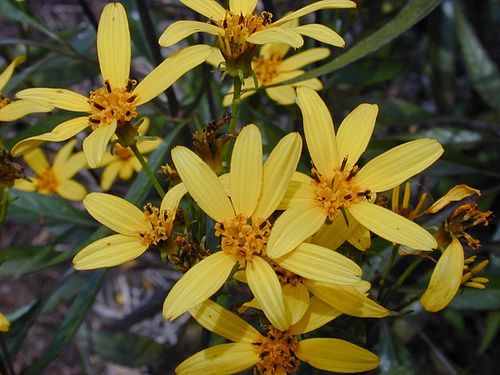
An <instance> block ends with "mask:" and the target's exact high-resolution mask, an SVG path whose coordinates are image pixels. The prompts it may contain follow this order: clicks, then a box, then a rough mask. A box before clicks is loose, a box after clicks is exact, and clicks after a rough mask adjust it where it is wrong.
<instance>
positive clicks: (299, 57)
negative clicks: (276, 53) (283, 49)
mask: <svg viewBox="0 0 500 375" xmlns="http://www.w3.org/2000/svg"><path fill="white" fill-rule="evenodd" d="M328 56H330V50H329V49H328V48H311V49H309V50H307V51H304V52H300V53H297V54H296V55H293V56H291V57H289V58H287V59H285V60H283V62H282V63H281V65H280V69H281V70H283V71H291V70H295V69H299V68H302V67H303V66H306V65H309V64H312V63H313V62H316V61H319V60H322V59H324V58H327V57H328Z"/></svg>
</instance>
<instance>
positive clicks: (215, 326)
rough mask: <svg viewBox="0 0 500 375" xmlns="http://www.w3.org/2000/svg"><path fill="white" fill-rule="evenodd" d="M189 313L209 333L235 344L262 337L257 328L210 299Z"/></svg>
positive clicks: (250, 341)
mask: <svg viewBox="0 0 500 375" xmlns="http://www.w3.org/2000/svg"><path fill="white" fill-rule="evenodd" d="M189 313H190V314H191V315H192V316H193V318H195V319H196V321H197V322H198V323H200V325H202V326H203V327H205V328H206V329H208V330H209V331H211V332H214V333H216V334H218V335H219V336H222V337H225V338H226V339H228V340H231V341H234V342H246V343H252V342H254V341H255V339H256V338H257V337H259V336H260V334H259V332H258V331H257V330H256V329H255V328H253V327H252V326H251V325H250V324H248V323H247V322H245V321H244V320H243V319H241V318H240V317H239V316H238V315H236V314H233V313H232V312H229V311H228V310H226V309H225V308H223V307H222V306H220V305H218V304H217V303H215V302H213V301H211V300H209V299H207V300H206V301H205V302H202V303H200V304H199V305H197V306H195V307H193V308H192V309H190V310H189Z"/></svg>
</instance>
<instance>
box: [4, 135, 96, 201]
mask: <svg viewBox="0 0 500 375" xmlns="http://www.w3.org/2000/svg"><path fill="white" fill-rule="evenodd" d="M75 144H76V140H73V141H71V142H68V143H67V144H65V145H64V146H63V147H61V149H60V150H59V151H58V152H57V154H56V156H55V158H54V161H53V163H52V165H49V163H48V161H47V158H46V157H45V154H44V153H43V151H42V150H41V149H40V148H35V149H34V150H31V151H30V152H28V153H27V154H26V155H24V160H25V161H26V164H28V166H29V167H30V168H31V170H32V171H33V172H35V174H36V176H33V177H29V181H28V180H21V179H20V180H16V181H15V182H14V188H15V189H19V190H24V191H36V192H37V193H40V194H57V195H59V196H61V197H63V198H66V199H69V200H73V201H81V200H82V199H83V198H84V197H85V195H86V194H87V189H86V188H85V186H83V185H82V184H80V183H79V182H77V181H75V180H73V177H74V176H75V174H77V173H78V171H79V170H80V169H82V168H85V166H86V165H87V161H86V160H85V156H84V155H83V152H77V153H75V154H72V153H71V152H72V151H73V147H74V146H75Z"/></svg>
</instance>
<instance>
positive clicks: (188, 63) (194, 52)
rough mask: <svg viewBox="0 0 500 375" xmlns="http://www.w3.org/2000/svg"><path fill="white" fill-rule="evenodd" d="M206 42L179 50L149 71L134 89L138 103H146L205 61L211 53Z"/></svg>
mask: <svg viewBox="0 0 500 375" xmlns="http://www.w3.org/2000/svg"><path fill="white" fill-rule="evenodd" d="M211 53H212V52H211V47H210V46H206V45H204V44H200V45H196V46H191V47H187V48H184V49H182V50H180V51H177V52H176V53H174V54H173V55H171V56H170V57H168V58H166V59H165V60H164V61H163V62H162V63H161V64H160V65H158V66H157V67H156V68H155V69H154V70H153V71H152V72H151V73H149V74H148V75H147V76H146V77H144V79H143V80H142V81H141V82H139V84H138V85H137V86H136V88H135V89H134V91H133V92H134V94H136V95H137V97H138V99H137V105H141V104H144V103H146V102H148V101H150V100H151V99H153V98H155V97H156V96H158V95H159V94H161V93H162V92H163V91H165V90H166V89H167V88H169V87H170V86H171V85H172V84H173V83H174V82H175V81H177V80H178V79H179V78H180V77H181V76H182V75H184V74H185V73H186V72H188V71H190V70H191V69H193V68H194V67H196V66H198V65H200V64H201V63H202V62H204V61H205V60H206V59H207V58H208V56H210V54H211Z"/></svg>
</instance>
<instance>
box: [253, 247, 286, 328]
mask: <svg viewBox="0 0 500 375" xmlns="http://www.w3.org/2000/svg"><path fill="white" fill-rule="evenodd" d="M246 276H247V281H248V286H249V287H250V290H251V291H252V293H253V295H254V297H255V298H256V299H257V301H259V304H260V306H261V307H262V311H264V314H266V317H267V318H268V319H269V321H270V322H271V324H272V325H273V326H275V327H276V328H278V329H279V330H280V331H286V330H287V329H288V327H290V318H291V317H290V313H289V311H288V310H287V309H286V307H285V303H284V301H283V293H282V291H281V285H280V282H279V281H278V277H277V276H276V274H275V273H274V270H273V269H272V267H271V266H270V265H269V264H268V263H267V262H266V261H265V260H264V259H262V258H261V257H258V256H254V257H253V258H252V260H251V261H247V269H246Z"/></svg>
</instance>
